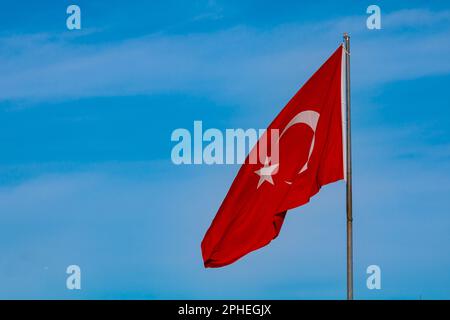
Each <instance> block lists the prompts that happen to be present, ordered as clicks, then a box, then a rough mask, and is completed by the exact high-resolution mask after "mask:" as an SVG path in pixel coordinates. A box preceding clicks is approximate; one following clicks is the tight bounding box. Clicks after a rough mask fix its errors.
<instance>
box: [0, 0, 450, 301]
mask: <svg viewBox="0 0 450 320" xmlns="http://www.w3.org/2000/svg"><path fill="white" fill-rule="evenodd" d="M75 3H76V4H78V5H79V6H80V7H81V14H82V30H79V31H69V30H67V29H66V25H65V20H66V17H67V15H66V13H65V11H66V8H67V6H68V5H69V4H72V3H71V2H68V1H39V2H37V1H36V2H34V3H28V2H25V1H15V2H9V3H7V4H3V5H2V10H1V12H0V26H1V27H0V30H1V31H0V88H1V90H0V148H1V150H2V152H1V157H0V255H1V257H2V258H1V259H0V298H26V299H29V298H42V299H48V298H63V299H72V298H83V299H102V298H105V299H110V298H138V299H141V298H143V299H147V298H150V299H152V298H159V299H169V298H172V299H174V298H194V299H196V298H268V299H270V298H274V299H278V298H286V299H310V298H317V299H343V298H345V203H344V195H345V190H344V189H345V187H344V184H343V182H338V183H335V184H333V185H329V186H327V187H325V188H324V189H323V190H322V191H321V192H320V193H319V194H318V195H317V196H316V197H315V198H314V199H313V200H312V201H311V202H310V203H309V204H307V205H305V206H303V207H300V208H297V209H295V210H291V211H290V212H289V214H288V216H287V218H286V222H285V224H284V226H283V229H282V231H281V234H280V236H279V237H278V238H277V240H276V241H273V242H272V243H271V244H270V245H269V246H267V247H265V248H263V249H261V250H259V251H257V252H254V253H252V254H250V255H248V256H246V257H245V258H244V259H241V260H239V261H238V262H236V263H235V264H233V265H231V266H229V267H226V268H221V269H213V270H210V269H208V270H206V269H204V268H203V265H202V259H201V253H200V241H201V239H202V238H203V235H204V233H205V231H206V229H207V227H208V226H209V224H210V222H211V220H212V218H213V217H214V215H215V213H216V211H217V209H218V207H219V205H220V203H221V201H222V199H223V197H224V196H225V194H226V191H227V190H228V188H229V186H230V184H231V182H232V180H233V178H234V176H235V174H236V172H237V169H238V167H237V166H219V165H216V166H206V165H203V166H175V165H173V164H172V163H171V160H170V151H171V148H172V146H173V143H172V142H171V141H170V135H171V132H172V131H173V130H174V129H176V128H180V127H184V128H192V126H193V121H194V120H202V121H203V125H204V127H210V128H221V129H224V128H265V127H266V126H267V125H268V123H269V122H270V121H271V120H272V119H273V118H274V117H275V115H276V114H277V113H278V112H279V110H280V109H281V108H282V107H283V106H284V104H285V103H286V102H287V101H288V100H289V98H290V97H291V96H292V95H293V94H294V93H295V92H296V90H297V89H298V88H299V87H300V86H301V85H302V84H303V83H304V82H305V81H306V80H307V79H308V77H309V76H310V75H311V74H312V72H314V70H316V69H317V68H318V67H319V66H320V64H321V63H322V62H323V61H324V60H325V59H326V58H327V57H328V56H329V55H330V54H331V53H332V52H333V51H334V49H335V48H336V47H337V46H338V45H339V43H340V41H341V38H342V33H343V32H344V31H347V32H350V34H351V36H352V38H351V41H352V106H353V109H352V112H353V113H352V116H353V118H352V121H353V122H352V123H353V151H354V154H353V161H354V216H355V222H354V228H355V231H354V232H355V234H354V241H355V253H354V254H355V297H356V298H364V299H380V298H388V299H402V298H406V299H420V298H422V299H435V298H444V299H449V298H450V273H449V270H450V255H449V254H448V253H449V245H450V204H449V202H448V195H449V194H450V161H449V160H450V108H449V107H450V91H449V90H448V88H449V86H450V59H449V58H448V57H449V56H450V5H449V3H448V1H434V2H433V3H429V2H426V1H395V3H394V2H393V1H377V2H376V3H375V4H377V5H379V6H380V8H381V12H382V29H381V30H368V29H367V28H366V18H367V16H368V15H367V14H366V13H365V12H366V8H367V6H368V5H370V4H374V3H371V2H364V1H358V2H355V1H339V2H336V1H329V2H327V1H314V2H312V3H311V2H306V1H305V2H303V1H285V2H283V3H279V2H275V1H189V2H178V1H160V2H156V1H151V2H148V3H145V4H144V3H143V2H133V3H131V2H129V1H127V2H125V1H77V2H75ZM70 264H77V265H79V266H80V267H81V270H82V290H80V291H69V290H67V289H66V286H65V280H66V277H67V275H66V273H65V270H66V267H67V266H68V265H70ZM371 264H377V265H379V266H380V267H381V270H382V289H381V290H378V291H377V290H372V291H371V290H368V289H367V288H366V286H365V282H366V278H367V275H366V273H365V270H366V268H367V266H369V265H371Z"/></svg>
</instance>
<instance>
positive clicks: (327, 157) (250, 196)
mask: <svg viewBox="0 0 450 320" xmlns="http://www.w3.org/2000/svg"><path fill="white" fill-rule="evenodd" d="M342 52H343V48H342V46H340V47H339V48H338V49H337V50H336V51H335V52H334V53H333V55H332V56H331V57H330V58H328V60H327V61H326V62H325V63H324V64H323V65H322V66H321V67H320V69H319V70H317V71H316V73H314V75H313V76H312V77H311V78H310V79H309V80H308V81H307V82H306V83H305V85H304V86H303V87H302V88H301V89H300V90H299V91H298V92H297V93H296V94H295V96H294V97H293V98H292V99H291V100H290V101H289V102H288V104H287V105H286V106H285V107H284V109H283V110H282V111H281V112H280V114H279V115H278V116H277V117H276V118H275V120H274V121H273V122H272V123H271V124H270V126H269V127H268V129H267V131H266V132H265V134H264V135H263V136H262V137H261V138H260V140H259V141H258V143H257V144H256V146H255V147H254V148H253V149H252V151H251V152H250V154H249V157H247V160H246V161H245V163H244V164H243V165H242V167H241V168H240V170H239V172H238V174H237V176H236V178H235V179H234V182H233V184H232V185H231V188H230V190H229V191H228V194H227V196H226V197H225V199H224V201H223V203H222V205H221V206H220V208H219V211H218V212H217V214H216V217H215V218H214V220H213V222H212V224H211V226H210V227H209V229H208V231H207V232H206V235H205V237H204V239H203V241H202V254H203V260H204V264H205V267H212V268H214V267H222V266H225V265H228V264H230V263H233V262H234V261H236V260H237V259H239V258H241V257H242V256H244V255H246V254H247V253H249V252H251V251H253V250H256V249H259V248H261V247H263V246H265V245H267V244H268V243H269V242H270V241H271V240H272V239H274V238H276V237H277V236H278V234H279V232H280V229H281V226H282V224H283V220H284V217H285V215H286V212H287V210H289V209H292V208H295V207H298V206H301V205H303V204H305V203H307V202H308V201H309V199H310V198H311V197H312V196H313V195H315V194H316V193H317V192H318V191H319V190H320V188H321V186H323V185H326V184H328V183H331V182H334V181H338V180H341V179H343V178H344V163H345V161H344V159H343V157H344V152H343V149H344V139H343V128H344V126H343V119H344V118H343V108H342V100H341V96H342V79H341V75H342ZM272 129H278V136H277V135H276V134H273V133H272V132H276V131H274V130H272ZM267 141H272V143H275V145H276V146H277V147H278V150H279V157H278V159H277V161H275V159H272V158H273V155H272V154H270V152H272V151H273V150H272V149H274V145H273V144H270V143H267V144H268V147H267V148H265V147H264V145H265V144H266V143H264V142H267ZM266 149H267V150H266ZM258 151H259V154H260V155H262V159H263V161H262V163H258V162H256V163H254V164H252V163H250V161H249V158H250V157H252V156H255V155H256V154H257V153H258ZM271 156H272V157H271ZM260 159H261V156H260Z"/></svg>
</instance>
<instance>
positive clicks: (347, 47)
mask: <svg viewBox="0 0 450 320" xmlns="http://www.w3.org/2000/svg"><path fill="white" fill-rule="evenodd" d="M344 49H345V52H344V53H345V105H346V113H345V116H346V123H347V126H346V161H347V163H346V168H347V170H346V171H347V172H346V174H347V177H346V180H347V184H346V186H347V192H346V194H347V197H346V198H347V300H353V225H352V223H353V212H352V157H351V156H352V149H351V145H352V144H351V131H350V127H351V126H350V37H349V35H348V33H344Z"/></svg>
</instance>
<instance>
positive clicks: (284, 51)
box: [0, 10, 450, 105]
mask: <svg viewBox="0 0 450 320" xmlns="http://www.w3.org/2000/svg"><path fill="white" fill-rule="evenodd" d="M448 15H449V14H448V12H430V11H426V10H409V11H408V10H405V11H399V12H394V13H390V14H386V15H384V17H385V18H384V19H385V21H386V23H385V25H384V26H385V27H384V29H383V30H381V31H370V30H367V29H365V21H364V19H365V17H364V16H361V17H348V18H344V19H340V20H336V21H324V22H320V23H315V24H308V25H306V24H305V25H281V26H278V27H276V28H274V29H272V30H269V31H267V30H265V31H263V30H257V29H253V28H250V27H246V26H240V27H235V28H231V29H227V30H222V31H216V32H211V33H203V34H202V33H197V34H186V35H161V34H155V35H149V36H146V37H142V38H136V39H128V40H124V41H121V42H114V43H101V44H79V43H78V42H73V41H71V39H70V38H67V37H58V36H49V35H43V34H39V35H25V36H11V37H9V38H3V39H0V42H1V44H2V46H1V47H2V48H3V49H2V50H1V51H0V86H1V87H2V91H1V93H0V101H1V100H3V101H5V100H13V101H14V100H40V99H45V100H55V99H71V98H80V97H90V96H120V95H133V94H153V93H164V92H185V93H193V94H202V95H208V96H209V97H212V98H215V99H221V100H224V99H225V100H227V101H232V102H235V103H241V102H245V103H248V104H251V105H252V104H257V103H261V102H264V101H269V102H272V103H273V101H277V102H278V100H277V99H279V97H281V96H282V97H286V96H290V95H291V94H292V93H293V92H294V91H295V90H296V89H297V88H298V87H300V85H301V84H302V83H303V82H304V81H305V80H306V79H307V78H308V77H309V76H310V74H311V73H312V72H313V71H314V70H315V69H316V68H317V67H318V66H319V65H320V64H321V63H322V62H323V61H324V59H325V58H326V57H327V56H328V55H329V54H330V53H331V52H332V50H334V48H335V47H336V46H337V45H338V44H339V43H340V41H341V35H342V31H344V30H345V31H350V32H351V34H352V72H353V79H354V81H353V86H354V88H358V87H363V86H367V85H377V84H382V83H386V82H389V81H395V80H404V79H413V78H417V77H421V76H427V75H434V74H442V73H444V74H445V73H448V72H450V60H449V59H447V57H448V56H449V55H450V29H449V28H448V26H445V27H442V26H441V25H442V21H443V20H445V21H446V19H448ZM421 17H426V21H428V22H427V23H426V26H427V28H424V30H423V31H421V30H418V31H417V32H414V33H403V32H394V31H398V29H399V27H401V26H410V25H411V24H412V21H415V20H416V19H418V20H420V19H419V18H421ZM420 21H423V20H420ZM390 26H392V28H391V27H390ZM437 27H439V28H440V29H436V30H435V28H437ZM430 28H431V30H433V32H432V33H431V32H428V31H429V30H430ZM424 34H425V36H424ZM284 100H285V99H284ZM284 100H280V102H283V101H284Z"/></svg>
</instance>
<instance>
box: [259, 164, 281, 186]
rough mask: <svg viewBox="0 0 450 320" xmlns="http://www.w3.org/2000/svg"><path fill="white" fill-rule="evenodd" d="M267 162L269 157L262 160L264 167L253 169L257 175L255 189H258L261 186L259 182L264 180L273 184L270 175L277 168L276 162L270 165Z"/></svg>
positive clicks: (261, 182)
mask: <svg viewBox="0 0 450 320" xmlns="http://www.w3.org/2000/svg"><path fill="white" fill-rule="evenodd" d="M269 163H270V159H269V158H268V157H266V160H265V161H264V167H262V168H261V169H259V170H256V171H255V173H256V174H257V175H259V181H258V186H257V187H256V189H258V188H259V187H260V186H261V184H263V183H264V181H267V182H269V183H270V184H273V179H272V175H273V174H274V171H275V170H276V169H277V168H278V163H277V164H273V165H271V166H269Z"/></svg>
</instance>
